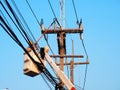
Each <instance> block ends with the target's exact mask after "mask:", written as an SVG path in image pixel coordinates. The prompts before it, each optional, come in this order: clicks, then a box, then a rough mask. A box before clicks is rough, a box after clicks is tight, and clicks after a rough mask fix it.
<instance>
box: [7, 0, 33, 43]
mask: <svg viewBox="0 0 120 90" xmlns="http://www.w3.org/2000/svg"><path fill="white" fill-rule="evenodd" d="M5 3H6V5H7V7H8V9H9V10H10V11H11V13H12V15H13V17H14V19H15V21H16V22H17V24H18V26H19V28H20V29H21V30H19V31H20V33H21V35H22V36H24V39H25V40H26V42H27V43H29V42H30V40H31V39H30V37H28V34H27V33H26V32H25V29H24V26H23V25H22V23H21V21H20V19H19V18H18V16H17V15H16V13H15V12H14V10H13V9H12V7H11V6H10V4H9V2H8V1H7V0H5Z"/></svg>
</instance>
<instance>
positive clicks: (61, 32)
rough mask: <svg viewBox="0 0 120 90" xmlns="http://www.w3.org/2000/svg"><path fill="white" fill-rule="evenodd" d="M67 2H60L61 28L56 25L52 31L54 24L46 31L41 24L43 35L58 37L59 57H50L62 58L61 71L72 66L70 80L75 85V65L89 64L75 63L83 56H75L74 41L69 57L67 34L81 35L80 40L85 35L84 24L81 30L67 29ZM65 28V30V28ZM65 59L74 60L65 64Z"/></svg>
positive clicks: (80, 27) (61, 84)
mask: <svg viewBox="0 0 120 90" xmlns="http://www.w3.org/2000/svg"><path fill="white" fill-rule="evenodd" d="M63 4H65V0H60V24H59V23H58V21H56V22H57V23H58V24H59V27H57V28H56V24H54V29H50V27H51V26H52V24H53V23H55V21H53V23H52V24H51V25H50V27H48V29H45V27H44V25H43V23H42V24H41V29H42V34H56V35H57V43H58V55H56V54H54V55H50V56H51V57H52V58H60V60H59V63H56V64H57V65H58V66H60V69H61V70H62V71H64V65H70V80H71V82H72V83H73V84H74V65H84V64H89V62H88V61H86V62H75V61H74V58H83V57H84V56H83V55H74V44H73V41H72V55H67V53H66V36H67V34H80V38H82V37H81V35H82V33H83V27H82V22H80V24H79V28H69V29H66V28H65V7H64V6H65V5H63ZM63 27H64V28H63ZM64 58H72V60H71V61H70V62H67V63H64ZM60 87H61V88H60V90H63V87H64V85H63V83H62V82H61V80H60Z"/></svg>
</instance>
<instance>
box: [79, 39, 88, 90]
mask: <svg viewBox="0 0 120 90" xmlns="http://www.w3.org/2000/svg"><path fill="white" fill-rule="evenodd" d="M81 41H82V46H83V49H84V51H85V54H86V61H87V62H88V53H87V50H86V48H85V44H84V41H83V39H81ZM87 70H88V65H87V64H86V67H85V77H84V82H83V90H84V88H85V84H86V78H87Z"/></svg>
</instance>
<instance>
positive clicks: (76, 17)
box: [72, 0, 79, 25]
mask: <svg viewBox="0 0 120 90" xmlns="http://www.w3.org/2000/svg"><path fill="white" fill-rule="evenodd" d="M72 3H73V8H74V11H75V16H76V19H77V22H76V23H77V24H78V25H79V20H78V16H77V11H76V7H75V3H74V0H72Z"/></svg>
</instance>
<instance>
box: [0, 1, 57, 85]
mask: <svg viewBox="0 0 120 90" xmlns="http://www.w3.org/2000/svg"><path fill="white" fill-rule="evenodd" d="M7 3H8V2H7ZM0 18H2V17H1V16H0ZM2 22H3V24H4V25H5V26H6V28H7V29H6V28H4V26H3V25H2V24H0V25H1V26H2V27H3V29H4V30H5V31H6V30H8V31H7V32H9V33H8V34H10V35H9V36H12V37H14V38H12V37H11V38H12V39H13V40H15V41H17V42H16V43H17V44H18V45H19V46H20V47H21V48H22V49H23V50H24V51H25V53H27V55H28V56H29V57H30V59H31V60H32V61H33V62H34V63H35V64H36V65H37V66H38V67H39V68H40V69H41V65H39V63H37V62H35V61H34V59H33V58H32V57H31V55H30V54H29V53H28V52H27V50H26V49H25V48H24V46H23V45H22V43H21V42H20V41H19V39H18V38H17V36H16V35H15V33H14V32H13V31H12V30H11V29H10V28H9V26H8V25H7V24H6V23H5V21H4V19H2ZM26 38H28V41H30V40H29V37H28V36H27V34H26ZM27 43H28V42H27ZM28 44H29V43H28ZM29 46H30V48H31V49H32V50H33V52H34V53H35V55H36V56H37V57H38V59H39V60H40V61H41V59H40V57H39V56H38V55H37V53H36V51H35V50H34V48H33V46H32V45H31V44H29ZM41 64H42V67H43V68H44V71H43V73H44V75H45V76H46V77H47V79H48V80H50V82H51V83H53V84H54V85H57V84H58V83H57V81H56V80H55V79H54V78H53V76H52V75H51V74H50V72H49V71H48V70H47V69H46V68H45V67H44V66H43V63H42V61H41ZM41 71H42V70H41Z"/></svg>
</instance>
